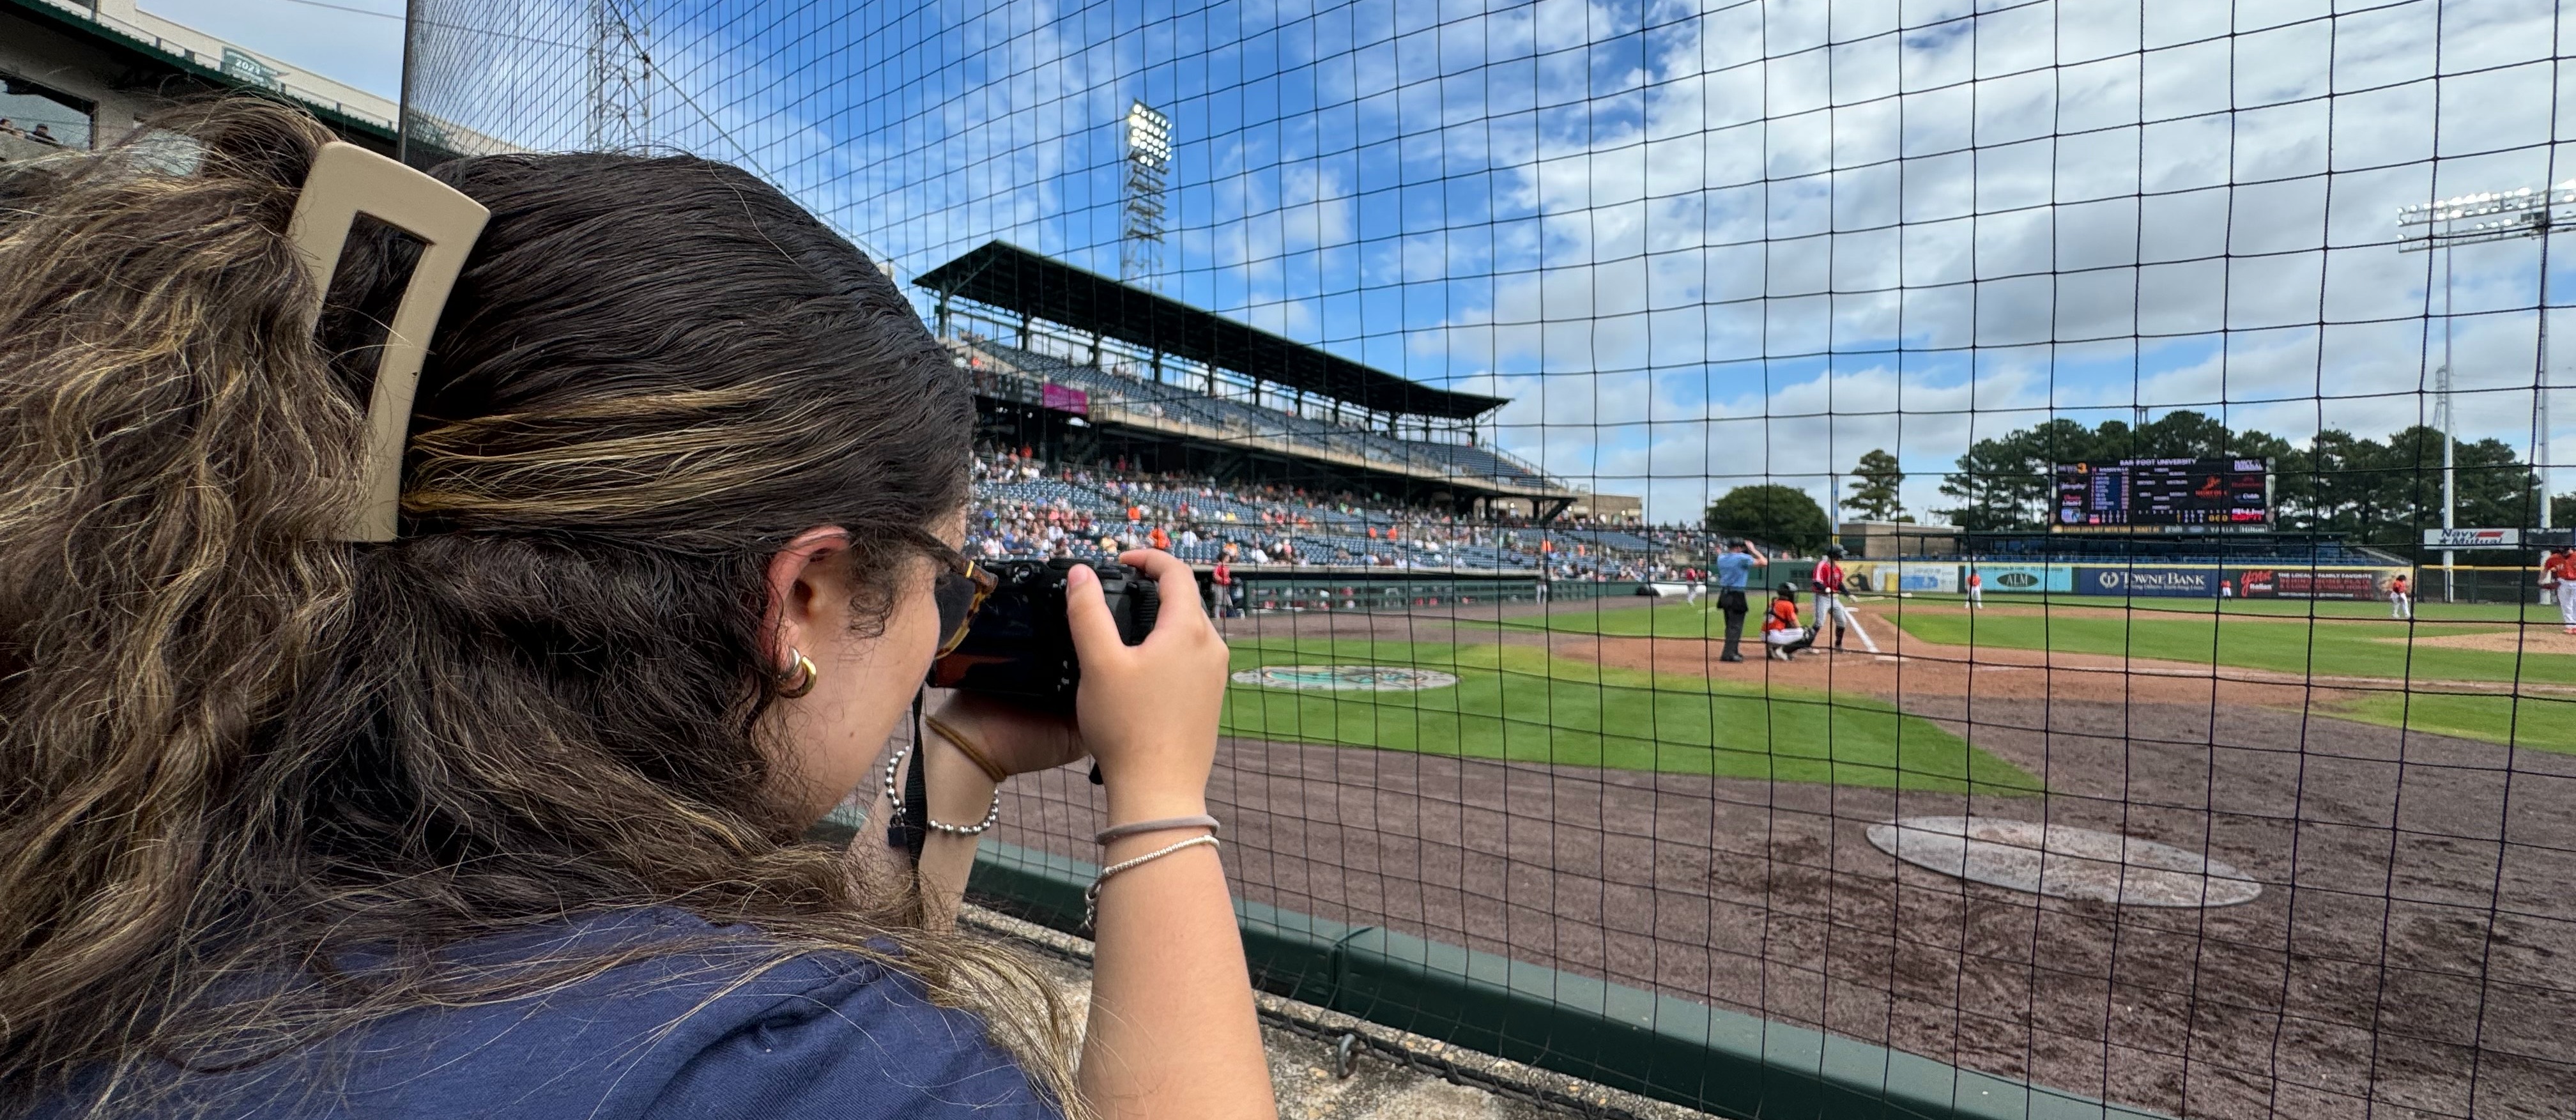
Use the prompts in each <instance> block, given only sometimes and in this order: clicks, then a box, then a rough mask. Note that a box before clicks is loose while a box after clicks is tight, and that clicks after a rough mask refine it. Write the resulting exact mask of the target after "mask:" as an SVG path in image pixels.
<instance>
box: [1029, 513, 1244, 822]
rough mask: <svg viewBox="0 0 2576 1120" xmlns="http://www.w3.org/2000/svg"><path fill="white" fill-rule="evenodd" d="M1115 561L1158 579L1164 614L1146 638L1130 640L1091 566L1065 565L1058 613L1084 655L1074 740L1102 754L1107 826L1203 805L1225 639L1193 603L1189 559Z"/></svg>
mask: <svg viewBox="0 0 2576 1120" xmlns="http://www.w3.org/2000/svg"><path fill="white" fill-rule="evenodd" d="M1118 559H1119V560H1120V561H1121V562H1124V563H1126V564H1128V565H1130V566H1132V567H1135V568H1138V569H1141V570H1143V571H1144V572H1145V574H1147V575H1149V576H1152V577H1153V578H1154V581H1155V582H1156V583H1157V584H1159V585H1160V587H1161V589H1162V612H1161V616H1160V617H1159V618H1158V619H1157V620H1156V621H1155V623H1154V630H1153V632H1152V633H1150V634H1148V635H1146V637H1145V641H1144V642H1143V644H1140V645H1134V646H1130V645H1128V644H1126V643H1125V642H1124V641H1122V640H1121V639H1120V638H1119V636H1118V625H1117V623H1116V621H1115V620H1114V619H1112V618H1111V617H1110V614H1109V604H1108V603H1107V602H1106V601H1105V600H1104V599H1103V598H1102V597H1101V592H1100V576H1099V575H1098V574H1097V573H1095V572H1093V571H1092V570H1091V569H1090V568H1088V567H1077V568H1074V569H1072V570H1071V571H1069V572H1067V573H1066V587H1065V613H1066V616H1067V620H1068V621H1069V622H1070V623H1071V625H1072V627H1073V647H1074V653H1075V655H1076V656H1077V657H1079V658H1081V659H1082V689H1081V691H1080V692H1079V693H1077V694H1076V695H1075V697H1074V711H1075V718H1076V720H1077V721H1078V724H1079V726H1080V728H1081V741H1082V742H1083V743H1085V744H1087V745H1088V746H1089V747H1090V750H1091V754H1092V757H1093V758H1096V759H1098V760H1099V762H1100V777H1101V782H1102V784H1104V785H1105V786H1107V787H1108V793H1109V823H1110V824H1113V825H1117V824H1124V823H1127V822H1130V821H1138V820H1152V819H1157V818H1161V817H1176V816H1190V815H1194V814H1198V813H1204V812H1206V811H1207V780H1208V771H1209V769H1210V768H1211V767H1213V766H1214V765H1215V762H1216V725H1217V717H1218V715H1219V714H1220V711H1221V705H1223V704H1224V703H1225V685H1226V678H1225V671H1226V650H1225V639H1223V638H1221V637H1219V636H1217V632H1216V628H1215V627H1213V626H1210V625H1209V624H1208V619H1207V614H1206V612H1204V611H1202V610H1200V609H1199V606H1198V602H1199V589H1198V579H1197V577H1196V576H1194V575H1192V574H1191V572H1190V566H1189V565H1188V564H1185V563H1183V562H1182V561H1181V560H1180V559H1179V558H1178V557H1175V556H1173V555H1172V554H1170V553H1168V552H1161V551H1157V550H1154V549H1138V550H1136V551H1132V552H1126V553H1122V554H1120V555H1119V557H1118Z"/></svg>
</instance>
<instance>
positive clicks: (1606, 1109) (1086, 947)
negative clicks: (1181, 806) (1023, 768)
mask: <svg viewBox="0 0 2576 1120" xmlns="http://www.w3.org/2000/svg"><path fill="white" fill-rule="evenodd" d="M959 920H960V921H961V922H962V923H963V924H965V925H967V926H970V927H973V928H976V929H980V930H984V931H986V932H988V933H993V934H998V935H1001V936H1004V937H1009V938H1011V939H1013V940H1016V941H1020V942H1022V943H1024V944H1027V945H1030V946H1032V947H1035V948H1036V949H1038V950H1039V951H1041V952H1045V953H1049V954H1052V955H1054V956H1057V957H1061V958H1063V959H1065V960H1068V961H1072V962H1075V963H1077V964H1080V965H1082V966H1083V967H1085V968H1088V967H1090V965H1091V942H1089V941H1085V940H1083V939H1082V938H1079V937H1075V936H1073V935H1072V934H1069V933H1063V932H1060V931H1057V930H1053V929H1049V928H1047V927H1045V926H1042V925H1038V924H1037V923H1035V922H1025V921H1021V920H1020V919H1018V918H1014V917H1011V916H1010V915H1008V914H1003V913H1000V912H998V911H993V910H987V909H984V908H983V907H980V906H974V905H969V906H967V907H966V909H965V911H964V912H963V913H962V914H961V915H960V916H959ZM1253 1001H1254V1004H1255V1006H1256V1008H1257V1010H1258V1011H1259V1012H1260V1014H1261V1019H1262V1022H1263V1024H1264V1025H1265V1026H1268V1027H1271V1028H1273V1029H1277V1030H1284V1031H1288V1032H1290V1033H1293V1034H1296V1035H1299V1036H1301V1037H1304V1038H1309V1039H1313V1040H1316V1041H1317V1042H1319V1043H1322V1044H1324V1046H1325V1047H1326V1053H1327V1054H1329V1055H1341V1054H1346V1053H1348V1054H1353V1055H1357V1054H1366V1055H1371V1056H1375V1057H1378V1058H1381V1059H1385V1060H1388V1061H1392V1062H1394V1063H1396V1064H1398V1065H1401V1066H1405V1067H1408V1068H1410V1069H1412V1070H1414V1071H1417V1072H1419V1073H1421V1074H1424V1075H1427V1076H1430V1077H1435V1078H1439V1079H1441V1080H1444V1081H1448V1082H1451V1083H1453V1084H1459V1085H1465V1086H1472V1087H1474V1088H1477V1089H1481V1090H1484V1091H1485V1092H1488V1093H1491V1094H1493V1095H1495V1096H1497V1097H1502V1098H1505V1099H1508V1100H1517V1101H1526V1102H1529V1103H1530V1104H1532V1105H1535V1106H1537V1107H1538V1108H1539V1109H1540V1110H1543V1111H1546V1112H1572V1113H1575V1114H1578V1115H1584V1116H1597V1117H1602V1118H1604V1120H1705V1118H1706V1117H1707V1116H1708V1115H1709V1114H1707V1113H1704V1112H1698V1111H1694V1110H1692V1109H1687V1108H1683V1107H1681V1106H1679V1105H1675V1104H1668V1103H1666V1102H1663V1101H1659V1100H1654V1099H1652V1098H1649V1097H1641V1096H1638V1095H1636V1094H1634V1093H1623V1092H1620V1091H1619V1090H1617V1089H1612V1088H1610V1087H1608V1086H1605V1085H1598V1084H1594V1083H1592V1082H1589V1081H1585V1080H1583V1079H1581V1078H1577V1077H1568V1076H1566V1075H1564V1074H1561V1073H1555V1072H1552V1071H1549V1070H1544V1069H1540V1068H1538V1067H1536V1066H1531V1065H1525V1064H1523V1063H1520V1062H1515V1061H1512V1060H1510V1059H1508V1058H1498V1057H1495V1056H1494V1055H1491V1054H1487V1053H1484V1052H1483V1051H1479V1050H1471V1049H1467V1048H1465V1047H1460V1046H1452V1045H1450V1044H1448V1043H1445V1042H1441V1041H1439V1040H1438V1039H1434V1038H1426V1037H1424V1036H1422V1035H1418V1034H1413V1033H1411V1032H1408V1031H1400V1030H1397V1029H1395V1028H1393V1027H1389V1026H1386V1025H1384V1024H1380V1023H1372V1022H1370V1021H1368V1020H1366V1019H1362V1018H1359V1017H1357V1016H1354V1015H1345V1014H1343V1013H1341V1012H1338V1011H1335V1010H1332V1009H1331V1008H1328V1007H1318V1006H1316V1005H1314V1004H1311V1003H1306V1002H1303V1001H1300V1000H1294V999H1289V998H1287V997H1286V996H1279V995H1273V994H1271V993H1269V992H1263V991H1255V992H1254V993H1253ZM1346 1039H1347V1040H1349V1042H1348V1043H1345V1042H1344V1040H1346ZM1345 1047H1347V1049H1345ZM1327 1060H1328V1061H1329V1060H1333V1059H1331V1058H1328V1059H1327ZM1333 1072H1334V1073H1336V1074H1338V1075H1343V1076H1347V1075H1348V1074H1349V1073H1350V1072H1351V1070H1350V1069H1349V1067H1348V1065H1345V1066H1344V1067H1343V1068H1341V1069H1337V1070H1334V1071H1333ZM1293 1111H1295V1108H1294V1105H1293V1104H1291V1103H1290V1102H1287V1101H1285V1100H1283V1102H1282V1112H1283V1115H1284V1114H1287V1113H1290V1112H1293Z"/></svg>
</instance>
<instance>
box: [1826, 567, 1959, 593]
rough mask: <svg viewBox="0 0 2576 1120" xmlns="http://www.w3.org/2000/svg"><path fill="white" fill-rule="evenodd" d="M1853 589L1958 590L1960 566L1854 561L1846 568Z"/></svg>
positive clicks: (1886, 590)
mask: <svg viewBox="0 0 2576 1120" xmlns="http://www.w3.org/2000/svg"><path fill="white" fill-rule="evenodd" d="M1845 578H1846V579H1848V580H1849V581H1850V583H1851V586H1852V589H1853V590H1855V591H1871V592H1876V593H1878V594H1882V595H1886V594H1892V593H1896V592H1914V591H1957V590H1958V589H1959V565H1957V564H1955V563H1951V562H1949V561H1946V560H1945V561H1938V562H1932V563H1907V564H1855V565H1852V566H1851V567H1850V568H1847V569H1845Z"/></svg>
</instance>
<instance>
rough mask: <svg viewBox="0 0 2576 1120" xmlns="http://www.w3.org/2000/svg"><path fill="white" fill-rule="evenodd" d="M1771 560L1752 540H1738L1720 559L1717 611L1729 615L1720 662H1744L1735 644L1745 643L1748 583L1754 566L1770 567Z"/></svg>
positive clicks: (1718, 566) (1718, 565) (1718, 564)
mask: <svg viewBox="0 0 2576 1120" xmlns="http://www.w3.org/2000/svg"><path fill="white" fill-rule="evenodd" d="M1770 562H1771V558H1770V557H1768V556H1764V555H1762V550H1761V549H1758V548H1755V547H1753V542H1752V541H1737V542H1735V543H1734V544H1731V545H1728V546H1726V553H1725V555H1722V556H1719V557H1718V558H1717V609H1719V610H1721V611H1725V612H1726V652H1725V653H1724V654H1722V655H1720V656H1719V657H1718V660H1720V661H1742V660H1744V654H1743V653H1742V652H1740V651H1738V650H1737V649H1736V643H1738V642H1741V641H1743V640H1744V613H1745V611H1746V610H1747V609H1748V607H1747V606H1746V604H1745V602H1744V585H1745V581H1746V580H1747V579H1749V578H1751V577H1752V575H1753V566H1754V565H1756V564H1768V563H1770Z"/></svg>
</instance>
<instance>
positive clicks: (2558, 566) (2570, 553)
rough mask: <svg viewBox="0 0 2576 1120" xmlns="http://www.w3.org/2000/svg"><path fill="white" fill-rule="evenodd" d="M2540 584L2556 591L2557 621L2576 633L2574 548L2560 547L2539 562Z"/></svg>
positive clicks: (2575, 565) (2575, 558)
mask: <svg viewBox="0 0 2576 1120" xmlns="http://www.w3.org/2000/svg"><path fill="white" fill-rule="evenodd" d="M2540 585H2541V586H2543V587H2551V588H2556V589H2557V591H2558V621H2559V622H2561V623H2563V624H2565V626H2566V627H2567V632H2568V633H2570V634H2576V548H2568V549H2561V550H2559V551H2557V552H2555V553H2552V554H2550V555H2549V556H2548V557H2547V558H2545V559H2543V560H2542V561H2541V562H2540Z"/></svg>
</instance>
